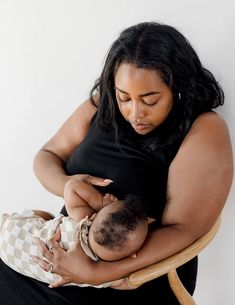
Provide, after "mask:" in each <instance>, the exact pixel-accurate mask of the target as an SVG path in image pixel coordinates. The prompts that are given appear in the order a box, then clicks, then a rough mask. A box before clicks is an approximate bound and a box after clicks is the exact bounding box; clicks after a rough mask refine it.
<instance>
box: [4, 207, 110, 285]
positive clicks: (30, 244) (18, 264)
mask: <svg viewBox="0 0 235 305" xmlns="http://www.w3.org/2000/svg"><path fill="white" fill-rule="evenodd" d="M90 225H91V221H90V220H89V219H88V218H87V217H86V218H84V219H83V220H81V221H80V222H76V221H74V220H72V219H71V218H70V217H65V216H63V215H61V214H60V215H58V216H57V217H55V218H54V219H52V220H50V221H45V220H44V219H43V218H41V217H39V216H36V215H33V213H31V215H29V216H27V215H24V214H16V213H14V214H11V215H7V214H5V215H3V216H2V218H1V221H0V257H1V259H2V260H3V261H4V262H5V263H6V264H7V265H8V266H9V267H11V268H12V269H14V270H15V271H17V272H20V273H22V274H24V275H26V276H29V277H32V278H35V279H37V280H39V281H42V282H46V283H51V282H54V281H55V280H57V279H58V278H59V275H57V274H52V273H49V272H46V271H44V270H43V269H42V268H40V267H39V266H38V265H37V264H36V263H35V262H34V261H33V260H32V259H31V257H30V255H35V256H39V257H41V254H40V250H39V247H38V245H37V243H36V241H35V237H39V238H40V239H41V240H42V241H43V242H44V243H45V244H47V242H48V240H49V239H50V238H51V237H52V235H53V234H54V233H55V231H56V229H57V228H58V226H59V227H60V229H61V240H60V244H61V246H62V247H63V248H64V249H66V250H68V249H69V248H70V247H71V246H72V245H73V243H74V242H75V241H77V240H78V238H80V240H81V246H82V248H83V250H84V251H85V253H86V254H87V255H89V256H90V257H91V258H92V259H94V260H97V258H96V257H94V256H93V255H92V253H91V251H90V249H89V247H88V244H87V236H88V230H89V226H90ZM79 286H87V285H86V284H82V285H79ZM107 286H108V285H105V287H107ZM97 287H98V288H99V287H104V286H102V285H100V286H97Z"/></svg>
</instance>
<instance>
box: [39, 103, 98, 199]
mask: <svg viewBox="0 0 235 305" xmlns="http://www.w3.org/2000/svg"><path fill="white" fill-rule="evenodd" d="M96 110H97V109H96V108H95V106H93V105H92V103H91V102H90V100H87V101H85V102H84V103H83V104H82V105H81V106H79V107H78V109H77V110H76V111H75V112H74V113H73V114H72V115H71V116H70V117H69V118H68V119H67V120H66V121H65V123H64V124H63V125H62V127H61V128H60V129H59V130H58V131H57V133H56V134H55V135H54V136H53V137H52V138H51V139H50V140H49V141H48V142H47V143H46V144H45V145H44V146H43V147H42V148H41V149H40V150H39V152H38V153H37V154H36V156H35V158H34V171H35V174H36V176H37V178H38V179H39V181H40V182H41V183H42V184H43V186H44V187H45V188H46V189H47V190H48V191H50V192H52V193H54V194H56V195H58V196H61V197H63V194H64V187H65V184H66V182H67V181H69V180H70V179H71V177H69V176H67V175H66V174H65V171H64V168H63V167H64V162H65V161H66V160H67V159H68V157H69V156H70V154H71V153H72V151H73V150H74V149H75V147H76V146H77V145H79V144H80V143H81V142H82V140H83V139H84V137H85V136H86V134H87V132H88V129H89V126H90V122H91V118H92V116H93V115H94V114H95V112H96Z"/></svg>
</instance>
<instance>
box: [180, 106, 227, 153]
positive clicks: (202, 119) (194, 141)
mask: <svg viewBox="0 0 235 305" xmlns="http://www.w3.org/2000/svg"><path fill="white" fill-rule="evenodd" d="M187 150H191V154H192V155H196V154H197V153H199V152H200V151H201V152H203V151H204V150H205V151H208V153H209V152H213V155H214V156H216V153H217V154H219V153H220V152H221V153H222V154H226V151H227V153H231V140H230V134H229V129H228V126H227V123H226V121H225V120H224V118H223V117H222V116H221V115H219V114H217V113H215V112H207V113H203V114H201V115H200V116H199V117H198V118H197V119H196V120H195V121H194V123H193V125H192V127H191V128H190V130H189V132H188V134H187V135H186V137H185V139H184V140H183V142H182V144H181V147H180V149H179V152H178V155H180V154H181V153H184V152H187Z"/></svg>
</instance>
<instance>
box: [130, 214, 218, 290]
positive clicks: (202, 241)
mask: <svg viewBox="0 0 235 305" xmlns="http://www.w3.org/2000/svg"><path fill="white" fill-rule="evenodd" d="M220 218H221V217H219V218H218V219H217V220H216V222H215V224H214V225H213V227H212V228H211V229H210V231H209V232H208V233H206V234H205V235H203V236H202V237H200V238H199V239H197V240H196V241H195V242H193V243H192V244H191V245H189V246H188V247H186V248H184V249H183V250H181V251H179V252H178V253H176V254H174V255H172V256H170V257H168V258H166V259H163V260H161V261H159V262H157V263H154V264H152V265H150V266H147V267H144V268H142V269H140V270H137V271H135V272H133V273H131V274H130V275H129V276H128V282H129V284H130V286H133V287H137V286H140V285H142V284H144V283H145V282H148V281H151V280H153V279H155V278H157V277H159V276H161V275H164V274H167V273H169V272H170V271H171V270H174V269H176V268H178V267H179V266H181V265H183V264H185V263H186V262H188V261H190V260H191V259H192V258H194V257H195V256H197V255H198V254H199V253H200V252H201V251H202V250H203V249H204V248H205V247H206V246H207V245H208V244H209V242H210V241H211V240H212V239H213V238H214V236H215V235H216V233H217V231H218V229H219V226H220V221H221V219H220Z"/></svg>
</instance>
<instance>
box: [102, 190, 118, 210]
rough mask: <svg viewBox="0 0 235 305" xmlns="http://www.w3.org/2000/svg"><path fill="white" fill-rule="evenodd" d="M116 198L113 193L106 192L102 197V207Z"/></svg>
mask: <svg viewBox="0 0 235 305" xmlns="http://www.w3.org/2000/svg"><path fill="white" fill-rule="evenodd" d="M117 200H118V199H117V197H115V196H114V195H112V194H109V193H106V194H105V195H104V197H103V207H105V206H106V205H108V204H110V203H112V202H114V201H117Z"/></svg>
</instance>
